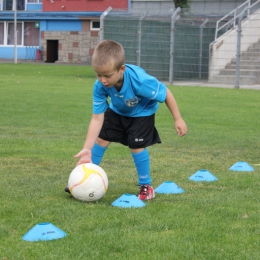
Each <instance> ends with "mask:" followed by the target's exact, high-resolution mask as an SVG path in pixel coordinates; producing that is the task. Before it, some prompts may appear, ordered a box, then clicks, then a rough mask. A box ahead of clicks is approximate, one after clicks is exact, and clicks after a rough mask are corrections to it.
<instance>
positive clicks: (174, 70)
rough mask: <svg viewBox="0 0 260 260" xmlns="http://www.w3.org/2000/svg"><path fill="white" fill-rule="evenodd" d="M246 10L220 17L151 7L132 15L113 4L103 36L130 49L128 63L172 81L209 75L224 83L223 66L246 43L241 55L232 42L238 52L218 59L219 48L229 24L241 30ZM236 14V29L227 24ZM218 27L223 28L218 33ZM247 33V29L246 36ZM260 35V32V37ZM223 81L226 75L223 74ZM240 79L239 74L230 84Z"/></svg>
mask: <svg viewBox="0 0 260 260" xmlns="http://www.w3.org/2000/svg"><path fill="white" fill-rule="evenodd" d="M259 8H260V6H259ZM257 10H258V8H257V6H256V5H255V6H254V12H255V13H257V12H258V11H257ZM241 12H242V11H241ZM241 12H240V13H236V15H235V16H234V15H233V17H232V15H228V16H227V17H225V19H223V20H220V18H222V17H218V16H216V15H215V16H209V15H193V14H191V13H190V12H189V10H185V9H182V10H181V9H179V8H178V9H176V10H175V12H174V13H169V14H166V15H155V14H152V15H150V14H149V13H147V12H143V13H138V14H133V13H126V12H125V13H124V12H120V11H115V10H112V9H110V10H108V11H107V12H105V13H104V15H103V16H102V17H101V33H100V39H101V40H102V39H110V40H115V41H118V42H120V43H121V44H122V45H123V46H124V49H125V53H126V63H131V64H136V65H139V66H141V67H142V68H143V69H145V70H146V71H147V72H148V73H149V74H151V75H153V76H155V77H157V78H158V79H159V80H161V81H168V82H170V83H172V82H174V81H180V80H185V81H187V80H204V81H205V80H206V81H208V80H209V81H212V82H217V83H225V82H220V79H219V78H217V75H219V74H221V68H222V67H223V66H224V67H223V68H224V69H225V66H226V65H224V64H228V63H229V62H231V61H232V59H233V58H234V57H235V58H236V57H240V56H241V55H242V51H244V49H246V48H241V53H239V54H238V53H237V52H236V51H237V46H233V45H232V46H230V47H231V48H232V50H233V54H234V55H233V56H234V57H231V56H230V57H229V56H228V57H227V53H225V51H224V52H222V53H220V54H219V56H218V58H217V57H216V53H217V52H218V50H220V49H221V45H222V44H223V43H222V44H221V43H220V42H219V39H220V38H221V37H222V36H223V35H227V34H228V33H229V31H230V29H232V30H233V31H235V35H238V34H237V30H238V29H237V28H238V20H239V17H240V16H239V15H240V14H241ZM249 16H250V15H248V17H246V16H245V15H244V16H243V19H244V20H249ZM234 17H235V18H234ZM232 19H235V23H233V25H234V26H233V28H230V27H231V26H224V27H223V25H224V24H226V23H227V22H229V21H231V20H232ZM243 19H242V20H241V21H243ZM251 19H252V18H251ZM255 19H256V20H258V18H255ZM219 20H220V21H219ZM217 21H219V22H218V23H217ZM229 25H230V23H229ZM251 27H252V28H251V29H252V31H251V32H250V33H249V34H252V35H255V32H254V31H255V30H258V31H259V34H260V26H259V24H255V23H253V24H252V25H251ZM216 28H217V29H216ZM216 30H218V31H217V34H218V35H217V37H216ZM242 31H243V26H242ZM242 35H243V33H242V34H241V38H242ZM252 35H251V36H252ZM257 37H258V36H257ZM257 37H254V38H257ZM259 39H260V37H258V41H259ZM236 40H237V38H236ZM251 40H252V39H251ZM225 41H226V40H225ZM254 41H257V40H254ZM237 43H238V42H236V44H237ZM242 44H244V43H242ZM252 44H253V43H252ZM250 46H251V45H250ZM227 52H228V53H229V52H230V51H227ZM258 54H259V51H258ZM218 59H219V60H222V63H223V64H222V63H221V65H219V64H218V62H216V60H217V61H218ZM258 74H260V72H258ZM221 80H224V77H223V79H221ZM230 81H232V79H231V80H230ZM235 82H236V78H235V75H234V78H233V82H232V83H231V84H235ZM229 83H230V82H229Z"/></svg>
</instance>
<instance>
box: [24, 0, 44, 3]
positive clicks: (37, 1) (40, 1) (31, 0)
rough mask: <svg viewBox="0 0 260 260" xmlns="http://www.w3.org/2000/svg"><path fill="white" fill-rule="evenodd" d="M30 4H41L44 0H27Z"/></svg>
mask: <svg viewBox="0 0 260 260" xmlns="http://www.w3.org/2000/svg"><path fill="white" fill-rule="evenodd" d="M27 3H28V4H31V3H34V4H41V3H42V0H27Z"/></svg>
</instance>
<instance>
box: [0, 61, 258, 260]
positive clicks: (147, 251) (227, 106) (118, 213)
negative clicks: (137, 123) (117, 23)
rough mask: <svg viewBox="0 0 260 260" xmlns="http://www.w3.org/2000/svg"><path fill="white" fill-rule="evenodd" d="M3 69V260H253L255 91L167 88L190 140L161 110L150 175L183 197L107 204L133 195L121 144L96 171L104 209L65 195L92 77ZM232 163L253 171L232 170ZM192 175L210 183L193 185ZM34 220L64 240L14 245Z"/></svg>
mask: <svg viewBox="0 0 260 260" xmlns="http://www.w3.org/2000/svg"><path fill="white" fill-rule="evenodd" d="M0 69H1V77H0V109H1V110H0V111H1V112H0V156H1V160H0V174H1V189H0V200H1V210H0V260H11V259H14V260H20V259H26V260H29V259H32V260H35V259H47V260H50V259H55V260H56V259H62V260H64V259H113V260H114V259H133V260H136V259H152V260H155V259H158V260H164V259H166V260H168V259H169V260H172V259H196V260H201V259H205V260H209V259H214V260H215V259H220V260H223V259H228V260H230V259H234V260H237V259H241V260H245V259H248V260H249V259H250V260H252V259H259V252H260V250H259V247H260V242H259V241H260V240H259V236H260V225H259V223H260V207H259V205H260V204H259V202H260V189H259V186H260V174H259V173H260V166H257V165H256V164H259V163H260V158H259V155H260V153H259V147H260V138H259V136H260V121H259V115H260V114H259V100H260V92H259V91H256V90H240V89H220V88H219V89H218V88H202V87H176V86H171V87H170V89H171V91H172V92H173V94H174V96H175V98H176V100H177V102H178V104H179V108H180V110H181V113H182V116H183V118H184V119H185V121H186V123H187V125H188V129H189V130H188V134H187V135H186V136H185V137H182V138H180V137H178V136H177V135H176V134H175V131H174V128H173V120H172V118H171V116H170V113H169V111H168V110H167V108H166V106H165V105H164V104H160V109H159V110H158V113H157V116H156V125H157V128H158V131H159V133H160V136H161V139H162V144H160V145H155V146H152V147H149V148H148V149H149V152H150V155H151V174H152V178H153V186H154V187H157V186H158V185H160V184H161V183H162V182H164V181H166V180H171V181H174V182H175V183H176V184H178V185H179V186H180V187H181V188H182V189H184V190H185V192H184V193H182V194H179V195H161V194H157V196H156V198H155V199H154V200H152V201H149V202H147V203H146V207H144V208H133V209H123V208H116V207H113V206H111V203H112V202H113V201H115V200H116V199H117V198H118V197H120V196H121V195H122V194H124V193H130V194H136V193H137V191H138V187H137V186H136V184H137V177H136V172H135V168H134V164H133V162H132V157H131V155H130V152H129V150H128V148H127V147H124V146H121V145H119V144H111V146H110V147H109V149H108V151H107V152H106V154H105V157H104V160H103V161H102V163H101V166H102V167H103V168H104V170H105V171H106V172H107V174H108V178H109V189H108V192H107V194H106V195H105V196H104V197H103V198H102V199H101V200H100V201H97V202H95V203H82V202H79V201H76V200H75V199H73V198H72V197H71V196H70V195H68V194H66V193H65V192H64V191H63V189H64V187H65V185H66V184H67V180H68V176H69V173H70V172H71V170H72V169H73V168H74V167H75V164H76V160H75V159H74V158H73V155H74V154H76V153H77V152H78V151H79V150H80V149H81V148H82V145H83V143H84V140H85V135H86V131H87V127H88V123H89V120H90V117H91V107H92V100H91V93H92V85H93V82H94V80H95V75H94V73H93V71H92V69H91V68H90V67H85V66H59V65H47V64H45V65H30V64H1V66H0ZM238 161H246V162H248V163H249V164H251V165H252V166H253V167H254V168H255V171H254V172H232V171H230V170H229V167H230V166H232V165H233V164H234V163H236V162H238ZM200 169H207V170H209V171H210V172H211V173H213V174H214V175H215V176H216V177H217V178H218V181H215V182H193V181H190V180H189V177H190V176H191V175H192V174H194V173H195V172H196V171H198V170H200ZM41 222H51V223H52V224H54V225H55V226H57V227H59V228H60V229H62V230H63V231H64V232H66V233H67V236H66V237H65V238H63V239H59V240H53V241H47V242H26V241H24V240H22V236H23V235H24V234H25V233H26V232H27V231H29V230H30V229H31V228H32V227H34V226H35V225H36V224H38V223H41Z"/></svg>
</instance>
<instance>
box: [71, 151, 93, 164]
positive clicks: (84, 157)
mask: <svg viewBox="0 0 260 260" xmlns="http://www.w3.org/2000/svg"><path fill="white" fill-rule="evenodd" d="M91 156H92V154H91V150H89V149H82V150H81V151H80V152H79V153H78V154H76V155H74V158H80V159H79V161H78V163H77V166H78V165H80V164H83V163H92V161H91Z"/></svg>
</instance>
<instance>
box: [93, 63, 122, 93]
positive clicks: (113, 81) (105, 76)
mask: <svg viewBox="0 0 260 260" xmlns="http://www.w3.org/2000/svg"><path fill="white" fill-rule="evenodd" d="M93 69H94V71H95V72H96V75H97V79H98V81H99V82H101V83H102V84H103V85H104V86H105V87H106V88H111V87H113V86H115V87H118V88H120V87H122V85H123V82H124V71H125V65H122V67H121V68H120V69H119V70H117V69H115V67H114V66H112V65H108V66H104V67H101V68H95V67H94V68H93Z"/></svg>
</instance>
